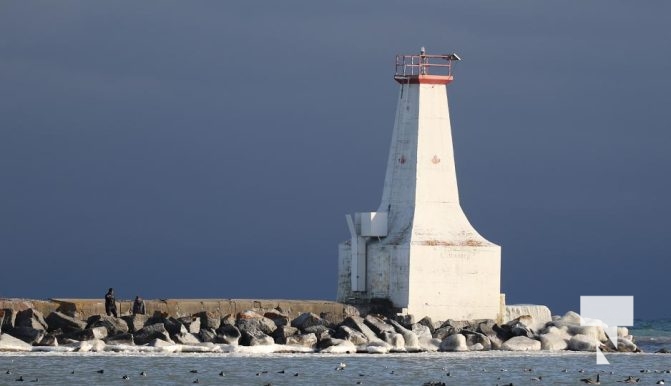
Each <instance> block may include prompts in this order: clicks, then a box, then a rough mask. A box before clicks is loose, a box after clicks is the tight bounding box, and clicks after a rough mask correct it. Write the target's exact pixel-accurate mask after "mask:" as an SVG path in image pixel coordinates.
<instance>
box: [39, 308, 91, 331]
mask: <svg viewBox="0 0 671 386" xmlns="http://www.w3.org/2000/svg"><path fill="white" fill-rule="evenodd" d="M45 322H46V323H47V325H48V326H49V328H48V329H47V331H49V332H52V331H55V330H58V329H60V330H61V331H63V332H64V333H69V332H73V331H81V330H83V329H85V328H86V322H84V321H81V320H79V319H75V318H73V317H71V316H68V315H65V314H64V313H62V312H52V313H50V314H49V315H47V318H46V319H45Z"/></svg>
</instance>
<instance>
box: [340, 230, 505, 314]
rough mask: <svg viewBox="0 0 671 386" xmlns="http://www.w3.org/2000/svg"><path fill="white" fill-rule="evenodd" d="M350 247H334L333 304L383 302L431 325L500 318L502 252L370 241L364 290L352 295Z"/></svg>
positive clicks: (491, 247)
mask: <svg viewBox="0 0 671 386" xmlns="http://www.w3.org/2000/svg"><path fill="white" fill-rule="evenodd" d="M351 256H352V253H351V246H350V243H349V242H343V243H341V244H340V245H339V259H338V261H339V264H338V271H339V275H338V299H337V300H338V301H339V302H342V303H348V304H353V305H356V304H365V303H367V302H372V301H377V300H379V299H388V300H389V302H390V303H391V304H392V305H393V307H394V308H395V310H396V312H397V313H399V314H405V315H414V316H415V317H416V318H422V317H424V316H429V317H431V318H432V319H434V320H447V319H453V320H473V319H494V320H499V319H500V317H501V309H502V306H501V294H500V293H499V291H500V277H501V247H499V246H497V245H493V244H489V245H487V246H468V245H466V246H456V245H431V243H427V242H414V243H409V244H402V245H390V244H383V243H381V242H379V241H377V240H371V242H370V244H369V245H367V248H366V287H365V289H366V290H365V291H352V290H351V288H352V287H351V259H352V257H351Z"/></svg>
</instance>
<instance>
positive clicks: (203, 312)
mask: <svg viewBox="0 0 671 386" xmlns="http://www.w3.org/2000/svg"><path fill="white" fill-rule="evenodd" d="M120 303H121V304H120V306H119V307H118V309H119V311H120V312H121V315H120V317H119V318H115V317H113V316H107V315H103V308H104V305H103V302H102V301H101V300H85V299H84V300H63V299H61V300H51V301H32V300H8V299H3V300H0V333H1V334H0V351H66V352H67V351H80V352H85V351H98V352H99V351H137V352H232V351H235V350H236V348H237V347H255V348H258V349H261V350H262V349H263V347H268V348H270V347H271V346H272V347H273V351H274V352H321V353H378V354H384V353H389V352H422V351H452V352H454V351H457V352H458V351H483V350H507V351H539V350H550V351H560V350H572V351H595V350H596V348H597V347H598V348H599V349H600V350H601V351H604V352H613V351H620V352H640V350H639V349H638V347H637V346H636V345H635V344H634V338H633V337H632V336H631V335H629V332H628V330H627V329H626V328H624V327H620V328H618V330H617V334H618V345H617V347H615V346H614V345H613V343H612V342H611V341H610V340H609V339H608V337H607V335H606V333H605V331H604V329H603V328H602V327H601V326H581V325H580V316H579V315H578V314H576V313H574V312H568V313H567V314H566V315H564V316H562V317H553V318H552V320H550V321H546V320H534V318H533V317H531V316H528V315H522V316H520V317H517V318H515V319H513V320H511V321H509V322H507V323H497V322H496V321H494V320H471V321H454V320H447V321H432V320H431V319H430V318H423V319H421V320H419V321H415V319H414V318H413V317H410V316H404V317H398V316H392V317H390V316H383V315H379V314H368V315H365V316H360V315H359V313H358V311H357V309H356V308H354V307H352V306H348V305H344V304H340V303H336V302H327V301H291V300H263V301H261V300H233V299H226V300H172V301H171V300H158V301H155V300H151V301H146V304H147V312H148V313H149V314H148V315H130V314H128V309H129V308H130V301H128V302H120ZM125 303H128V307H126V306H125ZM45 315H46V316H45ZM278 345H279V346H280V347H279V348H278Z"/></svg>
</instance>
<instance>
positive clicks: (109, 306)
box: [105, 288, 118, 318]
mask: <svg viewBox="0 0 671 386" xmlns="http://www.w3.org/2000/svg"><path fill="white" fill-rule="evenodd" d="M105 312H106V313H107V316H110V315H114V317H115V318H118V316H117V313H116V299H115V298H114V288H110V289H109V290H107V294H105Z"/></svg>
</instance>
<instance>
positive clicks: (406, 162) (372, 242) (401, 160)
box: [338, 48, 502, 320]
mask: <svg viewBox="0 0 671 386" xmlns="http://www.w3.org/2000/svg"><path fill="white" fill-rule="evenodd" d="M458 60H459V57H458V56H457V55H456V54H449V55H428V54H426V52H425V51H424V48H422V50H421V52H420V54H419V55H398V56H397V57H396V74H395V76H394V79H395V80H396V81H397V82H398V83H399V85H400V91H399V97H398V105H397V107H396V121H395V123H394V131H393V133H392V140H391V147H390V150H389V160H388V162H387V173H386V176H385V181H384V190H383V193H382V202H381V203H380V207H379V208H378V210H377V212H367V213H356V214H355V215H354V216H351V215H348V216H347V223H348V227H349V229H350V233H351V236H352V237H351V239H350V240H347V241H345V242H343V243H341V244H340V245H339V251H338V252H339V256H338V260H339V278H338V281H339V282H338V301H340V302H344V303H351V304H367V303H370V302H374V301H376V300H386V301H388V302H391V304H392V305H393V307H394V308H395V309H396V311H397V312H398V313H399V314H411V315H414V316H416V317H420V318H421V317H424V316H429V317H431V318H433V319H434V320H447V319H454V320H467V319H498V318H499V316H500V314H501V309H502V300H501V299H502V296H501V295H500V277H501V247H499V246H498V245H495V244H493V243H491V242H489V241H487V240H486V239H484V238H483V237H482V236H480V235H479V234H478V232H477V231H476V230H475V229H474V228H473V226H472V225H471V224H470V223H469V221H468V219H467V218H466V215H465V214H464V212H463V210H462V209H461V206H460V205H459V192H458V189H457V176H456V171H455V165H454V153H453V150H452V133H451V130H452V129H451V126H450V113H449V108H448V103H447V85H448V84H449V83H451V82H452V80H453V76H452V66H453V64H454V62H455V61H458Z"/></svg>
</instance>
